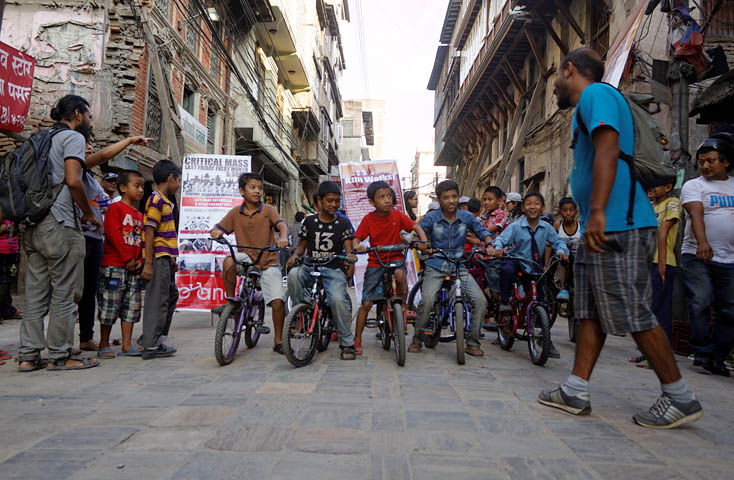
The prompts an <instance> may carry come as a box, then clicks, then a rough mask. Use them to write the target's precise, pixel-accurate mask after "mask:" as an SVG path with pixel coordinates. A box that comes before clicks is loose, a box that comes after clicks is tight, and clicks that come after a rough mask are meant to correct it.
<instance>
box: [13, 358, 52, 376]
mask: <svg viewBox="0 0 734 480" xmlns="http://www.w3.org/2000/svg"><path fill="white" fill-rule="evenodd" d="M25 361H26V360H21V361H20V362H18V371H19V372H23V373H26V372H35V371H36V370H42V369H44V368H46V367H47V366H48V360H46V359H45V358H41V357H38V358H36V359H34V360H30V361H31V362H32V363H33V365H31V366H30V367H21V366H20V364H21V363H23V362H25Z"/></svg>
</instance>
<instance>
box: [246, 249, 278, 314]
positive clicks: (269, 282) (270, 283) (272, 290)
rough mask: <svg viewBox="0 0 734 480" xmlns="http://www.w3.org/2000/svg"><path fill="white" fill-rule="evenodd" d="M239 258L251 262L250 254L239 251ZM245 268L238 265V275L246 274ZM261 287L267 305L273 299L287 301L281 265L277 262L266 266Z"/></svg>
mask: <svg viewBox="0 0 734 480" xmlns="http://www.w3.org/2000/svg"><path fill="white" fill-rule="evenodd" d="M235 255H237V260H239V261H241V262H243V261H244V262H251V261H252V260H251V259H250V256H249V255H248V254H246V253H244V252H237V253H236V254H235ZM245 273H247V272H245V269H244V268H243V267H242V266H241V265H237V275H244V274H245ZM260 287H261V288H262V291H263V298H264V299H265V305H270V302H272V301H273V300H283V301H285V297H286V290H285V287H283V274H282V273H281V271H280V266H278V265H277V264H275V265H272V266H270V267H268V268H266V269H265V270H264V271H261V273H260Z"/></svg>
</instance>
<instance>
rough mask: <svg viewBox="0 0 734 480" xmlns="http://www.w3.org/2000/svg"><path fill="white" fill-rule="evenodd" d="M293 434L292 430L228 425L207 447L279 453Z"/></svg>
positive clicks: (219, 431) (211, 439) (218, 431)
mask: <svg viewBox="0 0 734 480" xmlns="http://www.w3.org/2000/svg"><path fill="white" fill-rule="evenodd" d="M291 432H292V429H290V428H278V427H258V426H248V425H236V424H234V425H233V424H227V425H224V426H223V427H221V428H220V429H219V430H217V432H216V434H215V435H214V436H213V437H211V438H210V439H209V440H208V441H207V442H206V447H207V448H211V449H214V450H234V451H237V452H278V451H280V450H283V448H284V447H285V444H286V442H287V441H288V438H289V437H290V435H291ZM210 436H211V435H210Z"/></svg>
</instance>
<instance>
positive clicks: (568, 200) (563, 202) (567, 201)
mask: <svg viewBox="0 0 734 480" xmlns="http://www.w3.org/2000/svg"><path fill="white" fill-rule="evenodd" d="M564 205H573V206H574V207H575V208H577V209H578V208H579V206H578V205H576V202H574V201H573V198H571V197H563V198H562V199H561V201H560V202H558V208H559V209H561V208H563V206H564Z"/></svg>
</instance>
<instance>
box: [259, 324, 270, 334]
mask: <svg viewBox="0 0 734 480" xmlns="http://www.w3.org/2000/svg"><path fill="white" fill-rule="evenodd" d="M255 330H257V333H259V334H260V335H267V334H268V333H270V327H266V326H265V325H258V326H257V327H255Z"/></svg>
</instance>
